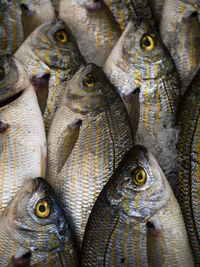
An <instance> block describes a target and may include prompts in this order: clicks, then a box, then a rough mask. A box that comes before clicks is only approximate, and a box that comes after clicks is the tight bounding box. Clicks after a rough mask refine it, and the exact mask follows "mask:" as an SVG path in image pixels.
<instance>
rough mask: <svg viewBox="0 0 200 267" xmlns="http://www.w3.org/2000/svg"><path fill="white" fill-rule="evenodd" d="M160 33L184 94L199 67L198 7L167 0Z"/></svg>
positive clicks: (199, 30)
mask: <svg viewBox="0 0 200 267" xmlns="http://www.w3.org/2000/svg"><path fill="white" fill-rule="evenodd" d="M160 34H161V37H162V40H163V42H164V44H165V45H166V46H167V48H168V49H169V52H170V54H171V56H172V57H173V59H174V62H175V64H176V67H177V70H178V73H179V76H180V79H181V82H182V94H183V93H184V91H185V90H186V88H187V87H188V85H189V84H190V82H191V81H192V78H193V77H194V75H195V74H196V72H197V70H198V68H199V61H200V53H199V46H200V37H199V36H200V23H199V20H198V14H197V9H196V8H195V7H194V6H192V5H190V4H189V3H188V4H187V3H184V1H180V0H167V1H165V3H164V5H163V12H162V17H161V22H160Z"/></svg>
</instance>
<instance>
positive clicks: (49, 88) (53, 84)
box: [15, 20, 84, 132]
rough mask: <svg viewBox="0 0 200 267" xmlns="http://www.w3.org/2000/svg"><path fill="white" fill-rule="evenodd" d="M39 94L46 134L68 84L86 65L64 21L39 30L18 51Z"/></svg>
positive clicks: (44, 26)
mask: <svg viewBox="0 0 200 267" xmlns="http://www.w3.org/2000/svg"><path fill="white" fill-rule="evenodd" d="M15 56H16V57H17V58H19V59H20V61H21V62H22V63H23V66H24V68H25V69H26V70H27V72H28V74H29V78H30V80H31V82H32V84H33V86H34V88H35V90H36V93H37V96H38V101H39V104H40V108H41V111H42V113H43V119H44V123H45V129H46V132H47V131H48V128H49V125H50V123H51V120H52V118H53V116H54V113H55V110H56V108H57V106H58V104H59V103H60V99H61V97H62V95H63V93H64V92H65V90H66V88H67V85H68V82H69V80H70V79H71V78H72V76H73V75H74V74H75V72H76V71H77V70H78V68H79V66H80V65H81V64H82V63H83V62H84V61H83V58H82V56H81V54H80V51H79V49H78V47H77V45H76V42H75V41H74V39H73V37H72V35H71V33H70V32H69V30H68V29H67V28H66V26H65V25H64V23H63V22H62V21H61V20H55V21H54V22H48V23H45V24H43V25H41V26H40V27H38V28H37V29H36V30H35V31H34V32H33V33H32V34H31V35H30V36H29V37H28V38H27V39H26V41H25V42H24V43H23V45H22V46H21V47H20V48H19V49H18V50H17V52H16V54H15Z"/></svg>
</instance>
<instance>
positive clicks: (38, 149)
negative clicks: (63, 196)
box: [0, 56, 46, 214]
mask: <svg viewBox="0 0 200 267" xmlns="http://www.w3.org/2000/svg"><path fill="white" fill-rule="evenodd" d="M30 121H31V123H30ZM45 169H46V138H45V132H44V125H43V121H42V115H41V112H40V109H39V106H38V102H37V98H36V95H35V91H34V88H33V87H32V86H31V84H30V82H29V80H28V75H27V73H26V72H25V71H24V69H23V68H22V66H21V64H20V62H19V61H18V60H17V59H16V58H14V57H11V56H5V57H1V58H0V177H1V178H0V214H1V213H2V211H3V209H4V208H5V207H6V206H7V204H8V202H9V201H10V200H11V199H12V197H13V196H14V195H15V193H16V191H17V190H18V189H19V188H20V187H21V186H22V185H23V183H24V181H25V180H28V179H33V178H34V177H36V176H44V175H45Z"/></svg>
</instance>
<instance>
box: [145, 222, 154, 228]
mask: <svg viewBox="0 0 200 267" xmlns="http://www.w3.org/2000/svg"><path fill="white" fill-rule="evenodd" d="M146 227H147V228H150V229H155V225H154V223H152V222H147V223H146Z"/></svg>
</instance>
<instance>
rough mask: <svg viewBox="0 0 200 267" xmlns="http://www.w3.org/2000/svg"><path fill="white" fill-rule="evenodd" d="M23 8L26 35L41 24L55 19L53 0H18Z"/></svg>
mask: <svg viewBox="0 0 200 267" xmlns="http://www.w3.org/2000/svg"><path fill="white" fill-rule="evenodd" d="M18 1H20V4H21V9H22V24H23V29H24V34H25V37H28V35H29V34H30V33H31V32H32V31H33V30H35V29H36V28H37V27H38V26H39V25H41V24H43V23H45V22H48V21H51V20H53V19H55V10H54V7H53V5H52V3H51V0H18Z"/></svg>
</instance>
